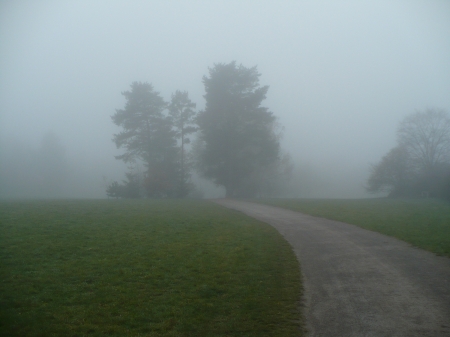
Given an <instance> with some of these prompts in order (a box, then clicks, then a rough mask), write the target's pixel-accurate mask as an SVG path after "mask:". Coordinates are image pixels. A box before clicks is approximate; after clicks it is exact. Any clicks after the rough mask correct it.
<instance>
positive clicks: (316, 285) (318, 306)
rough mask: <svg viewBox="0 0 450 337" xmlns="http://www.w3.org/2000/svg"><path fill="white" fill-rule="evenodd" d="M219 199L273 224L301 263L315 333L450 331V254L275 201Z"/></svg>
mask: <svg viewBox="0 0 450 337" xmlns="http://www.w3.org/2000/svg"><path fill="white" fill-rule="evenodd" d="M215 202H216V203H218V204H220V205H223V206H225V207H228V208H232V209H235V210H238V211H241V212H243V213H245V214H247V215H249V216H251V217H253V218H256V219H258V220H261V221H264V222H266V223H268V224H270V225H272V226H274V227H275V228H276V229H277V230H278V231H279V232H280V233H281V234H282V235H283V236H284V237H285V238H286V240H287V241H288V242H289V243H290V244H291V246H292V248H293V250H294V252H295V254H296V256H297V259H298V260H299V262H300V264H301V269H302V274H303V285H304V289H305V294H304V296H305V298H304V300H305V317H306V321H307V327H308V330H309V332H310V334H311V336H345V337H349V336H358V337H360V336H377V337H378V336H408V337H410V336H450V259H449V258H446V257H438V256H435V255H434V254H432V253H429V252H426V251H423V250H421V249H417V248H414V247H411V246H410V245H408V244H407V243H405V242H402V241H399V240H397V239H394V238H392V237H388V236H385V235H382V234H379V233H376V232H371V231H368V230H364V229H361V228H359V227H357V226H353V225H349V224H345V223H342V222H338V221H332V220H327V219H323V218H316V217H312V216H309V215H305V214H302V213H298V212H294V211H289V210H286V209H281V208H277V207H271V206H266V205H260V204H254V203H250V202H243V201H237V200H231V199H220V200H215Z"/></svg>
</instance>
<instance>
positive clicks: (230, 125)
mask: <svg viewBox="0 0 450 337" xmlns="http://www.w3.org/2000/svg"><path fill="white" fill-rule="evenodd" d="M259 76H260V74H259V73H258V71H257V69H256V67H252V68H246V67H244V66H242V65H240V66H237V65H236V63H235V62H231V63H229V64H222V63H219V64H216V65H215V66H214V67H213V68H210V69H209V77H207V76H204V77H203V84H204V86H205V92H206V94H205V96H204V97H205V100H206V106H205V109H204V110H203V111H201V112H200V113H199V116H198V119H197V121H198V125H199V129H200V135H199V137H200V141H201V142H203V145H202V150H201V151H200V154H199V158H198V161H199V165H198V167H199V168H200V172H201V174H202V175H203V176H205V177H206V178H209V179H212V180H213V181H214V182H215V183H216V184H218V185H222V186H224V187H225V189H226V194H227V197H240V196H252V195H257V194H258V193H259V192H260V189H261V185H262V183H263V182H264V180H265V179H266V178H267V177H266V175H265V174H263V173H264V171H265V170H266V169H267V168H268V167H270V165H273V163H276V162H277V161H278V160H279V151H280V150H279V148H280V146H279V140H278V135H277V134H276V132H275V131H276V123H275V121H276V118H275V117H274V115H273V114H272V113H271V112H270V111H269V110H268V109H267V108H265V107H262V106H261V103H262V101H263V100H264V99H265V98H266V94H267V90H268V88H269V87H268V86H263V87H260V86H259Z"/></svg>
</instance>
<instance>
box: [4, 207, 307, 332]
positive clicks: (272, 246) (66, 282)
mask: <svg viewBox="0 0 450 337" xmlns="http://www.w3.org/2000/svg"><path fill="white" fill-rule="evenodd" d="M300 297H301V284H300V271H299V268H298V262H297V260H296V258H295V256H294V253H293V252H292V250H291V248H290V246H289V245H288V243H287V242H286V241H285V240H284V239H283V238H282V237H281V235H279V234H278V232H277V231H276V230H275V229H273V228H272V227H270V226H269V225H266V224H263V223H261V222H258V221H256V220H253V219H250V218H248V217H246V216H244V215H242V214H239V213H237V212H233V211H229V210H226V209H225V208H222V207H220V206H218V205H215V204H212V203H209V202H206V201H176V200H173V201H169V200H167V201H163V200H159V201H158V200H135V201H121V200H118V201H117V200H92V201H21V202H1V203H0V301H1V303H0V335H1V336H258V337H261V336H299V335H300V336H301V335H302V332H301V331H302V328H301V326H302V322H301V321H300V320H299V318H300V308H299V299H300Z"/></svg>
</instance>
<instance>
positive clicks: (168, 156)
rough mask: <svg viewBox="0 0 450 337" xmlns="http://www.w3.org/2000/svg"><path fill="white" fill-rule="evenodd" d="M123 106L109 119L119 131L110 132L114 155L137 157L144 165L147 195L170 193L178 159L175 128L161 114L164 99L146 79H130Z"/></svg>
mask: <svg viewBox="0 0 450 337" xmlns="http://www.w3.org/2000/svg"><path fill="white" fill-rule="evenodd" d="M122 94H123V95H124V96H125V98H126V104H125V108H124V109H117V110H116V113H115V114H114V115H113V116H112V120H113V122H114V123H115V124H116V125H118V126H120V127H122V129H123V131H122V132H120V133H118V134H115V135H114V138H113V140H114V142H115V143H116V146H117V148H124V149H125V153H123V154H122V155H119V156H117V157H116V158H117V159H121V160H123V161H125V162H134V161H135V160H141V161H143V162H144V163H145V165H146V167H147V173H146V178H145V187H146V190H147V195H148V196H149V197H167V196H173V195H174V194H175V190H176V177H177V175H178V170H179V168H178V161H177V158H178V157H177V156H178V154H177V152H178V149H177V147H176V138H175V131H174V130H173V129H172V124H171V120H170V119H169V118H167V116H165V115H164V113H163V112H164V110H165V109H166V107H167V103H166V102H165V101H164V100H163V98H162V97H161V96H160V95H159V93H158V92H155V91H154V89H153V86H152V85H151V84H148V83H141V82H133V83H132V84H131V91H125V92H123V93H122Z"/></svg>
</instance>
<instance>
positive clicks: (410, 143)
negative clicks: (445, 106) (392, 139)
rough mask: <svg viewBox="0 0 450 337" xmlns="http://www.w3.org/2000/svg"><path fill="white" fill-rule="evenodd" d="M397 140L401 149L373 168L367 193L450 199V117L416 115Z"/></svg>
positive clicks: (428, 112) (406, 122)
mask: <svg viewBox="0 0 450 337" xmlns="http://www.w3.org/2000/svg"><path fill="white" fill-rule="evenodd" d="M397 139H398V145H397V147H395V148H393V149H392V150H391V151H390V152H389V153H388V154H387V155H386V156H384V157H383V159H382V160H381V161H380V163H378V164H377V165H374V166H373V168H372V173H371V175H370V177H369V180H368V187H367V190H368V191H369V192H372V193H377V192H381V191H387V192H389V194H390V195H391V196H407V195H421V194H426V195H429V196H433V197H447V198H450V116H449V115H448V114H447V113H446V112H445V111H443V110H437V109H428V110H425V111H416V112H415V113H412V114H410V115H408V116H406V117H405V118H404V119H403V120H402V121H401V122H400V123H399V127H398V129H397Z"/></svg>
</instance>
